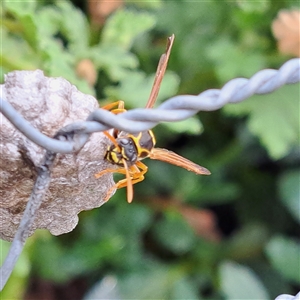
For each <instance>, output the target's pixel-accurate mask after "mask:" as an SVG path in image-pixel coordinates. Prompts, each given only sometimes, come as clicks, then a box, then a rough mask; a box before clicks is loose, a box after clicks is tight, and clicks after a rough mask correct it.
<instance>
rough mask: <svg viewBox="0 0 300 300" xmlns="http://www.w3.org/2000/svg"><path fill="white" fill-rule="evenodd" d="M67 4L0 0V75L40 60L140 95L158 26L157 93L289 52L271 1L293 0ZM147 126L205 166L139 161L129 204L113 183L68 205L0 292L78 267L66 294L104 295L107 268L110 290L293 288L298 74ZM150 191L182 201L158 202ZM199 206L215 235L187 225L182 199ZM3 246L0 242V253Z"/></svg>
mask: <svg viewBox="0 0 300 300" xmlns="http://www.w3.org/2000/svg"><path fill="white" fill-rule="evenodd" d="M74 4H76V5H77V7H76V6H75V5H74ZM74 4H72V3H71V2H68V1H46V0H44V1H41V0H40V1H33V0H32V1H24V2H22V1H19V2H16V1H9V0H7V1H3V4H2V5H3V9H2V10H1V21H2V22H1V45H2V46H1V47H2V48H1V53H0V54H1V57H0V59H1V69H0V70H1V80H2V81H3V80H4V74H5V73H7V72H9V71H12V70H25V69H26V70H28V69H29V70H33V69H37V68H40V69H42V70H43V71H44V72H45V74H46V75H47V76H62V77H64V78H66V79H68V80H69V81H70V82H72V83H73V84H75V85H76V86H77V87H78V89H80V90H81V91H82V92H85V93H90V94H93V95H95V96H97V98H98V99H100V103H101V104H102V103H105V101H113V100H115V99H122V100H124V101H125V103H126V106H127V107H128V108H132V107H143V106H144V105H145V103H146V101H147V97H148V95H149V92H150V89H151V85H152V82H153V78H154V73H155V69H156V65H157V62H158V59H159V56H160V55H161V54H162V53H163V52H164V49H165V40H166V36H168V35H170V34H172V33H175V36H176V39H175V44H174V46H173V49H172V53H171V57H170V62H169V67H168V71H167V73H166V76H165V78H164V81H163V84H162V87H161V93H160V95H159V99H158V102H160V101H162V100H163V99H166V98H168V97H170V96H173V95H175V94H177V93H178V94H184V93H189V94H193V93H194V94H198V93H200V92H201V91H203V90H205V89H208V88H220V87H221V86H222V85H223V84H224V83H226V82H227V81H228V80H230V79H232V78H235V77H250V76H251V75H253V74H254V73H255V72H257V71H259V70H261V69H263V68H270V67H273V68H278V67H280V65H281V64H282V63H283V62H285V61H286V60H287V59H288V58H289V57H287V56H283V55H281V54H280V53H278V50H277V48H276V42H275V41H274V38H273V37H272V33H271V23H272V21H273V20H274V18H275V17H276V15H277V13H278V11H279V10H280V9H283V8H284V9H288V8H294V7H298V8H299V3H298V1H296V0H295V1H288V0H283V1H280V2H279V1H275V0H264V1H255V2H251V1H238V0H236V1H222V2H221V1H205V2H202V1H199V2H197V1H194V2H189V1H176V2H175V1H155V2H151V1H143V2H131V1H128V2H127V3H126V4H125V5H124V6H123V7H120V8H119V9H118V10H117V11H115V12H114V13H112V14H111V16H110V17H109V18H108V19H107V20H106V22H105V23H104V24H103V26H101V28H96V27H95V26H94V25H93V24H92V23H91V21H90V20H89V15H88V13H87V11H88V10H87V5H88V3H87V2H80V1H77V2H76V1H74ZM83 59H89V60H91V61H92V62H93V66H94V68H95V70H96V72H97V80H96V82H95V84H93V85H91V84H88V83H87V81H86V80H84V79H82V78H80V77H79V76H78V75H77V73H76V66H77V65H78V64H79V62H80V61H82V60H83ZM20 101H22V100H21V99H20ZM200 119H201V121H200ZM154 131H155V134H156V137H157V140H158V145H159V147H165V148H169V149H172V150H174V151H176V152H178V153H180V154H181V155H183V156H185V157H188V158H189V159H191V160H193V161H195V162H197V163H199V164H202V165H204V166H205V167H207V168H208V169H209V170H211V172H212V175H211V176H210V177H198V176H196V175H194V174H192V173H189V172H187V171H185V170H181V169H180V168H177V167H174V166H171V165H167V164H164V163H161V162H158V161H149V162H146V163H147V165H148V166H149V171H148V173H147V176H146V179H145V180H144V181H143V182H142V183H140V184H138V185H137V186H136V187H135V199H134V203H133V204H131V205H128V204H127V203H126V201H125V199H126V195H125V191H124V190H120V191H117V193H116V194H115V196H114V197H113V198H112V199H111V200H110V201H109V203H108V204H106V205H104V206H102V207H101V208H100V209H95V210H93V211H89V212H82V213H81V214H80V223H79V225H78V226H77V228H76V229H75V230H74V231H73V232H72V233H69V234H67V235H63V236H60V237H53V236H51V235H50V234H49V233H48V232H45V231H38V232H37V233H36V234H35V235H34V236H33V237H32V238H30V239H29V245H28V246H27V247H26V249H25V252H24V253H23V256H22V257H21V259H20V261H19V263H18V265H17V267H16V270H15V272H14V273H13V276H12V277H11V279H10V281H9V282H8V285H7V286H6V288H5V291H4V293H5V294H3V297H4V298H3V299H19V298H21V297H22V296H21V295H22V294H24V293H25V292H26V291H27V295H30V292H31V290H32V288H30V282H31V283H34V282H38V281H39V280H42V281H46V282H48V283H51V286H52V288H53V289H58V288H59V291H62V290H63V288H64V287H67V286H69V284H70V283H71V282H74V281H75V280H81V281H83V282H85V288H84V289H81V290H80V292H78V294H77V295H78V299H80V296H79V295H81V296H83V295H84V294H86V295H87V294H88V292H91V291H93V292H95V290H97V289H98V294H97V295H98V297H99V298H100V295H102V296H103V295H104V296H103V297H104V298H105V297H106V298H107V299H108V296H107V294H103V293H104V292H103V284H102V281H101V280H102V279H103V278H104V279H105V278H106V277H107V276H108V275H109V276H113V278H115V279H116V282H117V285H116V286H115V287H114V290H115V293H117V294H118V297H119V298H120V299H132V298H135V299H150V298H151V299H184V298H185V299H234V298H235V299H250V298H251V299H273V298H275V297H276V296H277V295H279V294H281V293H294V294H295V291H296V290H297V288H298V289H299V286H300V278H299V268H298V267H299V264H300V257H299V253H300V245H299V236H297V230H298V229H299V222H300V212H299V196H300V195H299V178H300V155H299V84H295V85H293V86H286V87H283V88H282V89H280V90H279V91H277V92H275V93H272V94H270V95H265V96H254V97H252V98H250V99H249V100H247V101H244V102H242V103H240V104H234V105H227V106H226V107H225V108H224V109H222V110H221V111H217V112H209V113H200V114H199V115H198V116H197V117H195V118H193V119H190V120H186V121H184V122H180V123H178V124H163V125H159V126H157V128H155V130H154ZM201 132H202V134H201V135H200V133H201ZM91 176H92V175H91ZM161 199H171V200H172V201H171V203H173V204H174V203H177V204H178V200H179V201H180V202H181V203H183V204H184V205H183V206H177V205H169V206H167V207H165V206H164V205H162V204H161V203H164V202H165V201H164V200H161ZM174 199H175V200H174ZM158 200H159V201H158ZM153 202H154V203H158V204H156V205H155V204H154V205H153ZM168 203H169V202H168ZM182 207H184V208H185V207H188V208H189V209H190V211H189V214H184V213H183V208H182ZM203 209H205V211H209V212H210V213H211V214H213V216H214V219H213V220H215V222H216V223H215V226H217V227H218V228H219V231H220V232H221V236H222V238H221V239H220V240H218V239H217V240H213V239H211V238H208V237H209V232H206V235H205V234H204V233H203V232H202V233H199V231H197V229H199V228H198V227H197V226H200V227H201V225H197V226H196V225H194V226H191V223H190V222H189V221H190V220H191V218H192V215H191V212H193V213H196V216H197V218H196V219H197V221H199V220H200V221H201V220H202V217H201V216H203V222H205V215H201V213H203V212H204V210H203ZM193 216H194V215H193ZM202 225H203V224H202ZM210 230H211V227H210ZM6 251H7V243H2V246H1V253H2V254H1V256H2V257H4V256H5V253H6ZM16 286H17V287H18V288H17V289H16V288H15V287H16ZM13 287H14V288H13ZM101 293H102V294H101ZM105 295H106V296H105ZM60 296H61V294H60ZM60 296H57V299H62V298H61V297H60ZM73 299H74V298H73ZM85 299H89V298H88V296H87V298H85Z"/></svg>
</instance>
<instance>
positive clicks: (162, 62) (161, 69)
mask: <svg viewBox="0 0 300 300" xmlns="http://www.w3.org/2000/svg"><path fill="white" fill-rule="evenodd" d="M174 38H175V35H174V34H172V35H171V36H170V37H168V44H167V49H166V52H165V53H164V54H163V55H162V56H161V57H160V59H159V63H158V66H157V70H156V74H155V79H154V83H153V86H152V89H151V93H150V96H149V99H148V101H147V104H146V108H152V107H153V105H154V103H155V101H156V98H157V95H158V92H159V88H160V84H161V81H162V79H163V77H164V75H165V72H166V68H167V64H168V60H169V56H170V53H171V48H172V45H173V42H174Z"/></svg>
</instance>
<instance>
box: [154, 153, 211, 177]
mask: <svg viewBox="0 0 300 300" xmlns="http://www.w3.org/2000/svg"><path fill="white" fill-rule="evenodd" d="M149 157H150V158H151V159H157V160H161V161H164V162H167V163H169V164H172V165H175V166H178V167H181V168H184V169H186V170H188V171H191V172H194V173H196V174H202V175H210V174H211V173H210V171H208V170H207V169H206V168H204V167H201V166H199V165H197V164H195V163H193V162H192V161H190V160H188V159H186V158H184V157H182V156H180V155H178V154H176V153H175V152H172V151H169V150H167V149H162V148H154V149H153V150H152V152H151V154H150V156H149Z"/></svg>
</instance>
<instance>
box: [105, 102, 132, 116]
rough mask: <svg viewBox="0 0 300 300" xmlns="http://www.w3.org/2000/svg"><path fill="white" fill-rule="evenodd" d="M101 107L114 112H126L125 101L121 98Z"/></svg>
mask: <svg viewBox="0 0 300 300" xmlns="http://www.w3.org/2000/svg"><path fill="white" fill-rule="evenodd" d="M101 108H103V109H106V110H109V111H111V112H112V113H114V114H119V113H122V112H125V111H126V109H125V106H124V101H122V100H119V101H116V102H112V103H109V104H106V105H104V106H102V107H101Z"/></svg>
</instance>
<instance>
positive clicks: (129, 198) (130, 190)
mask: <svg viewBox="0 0 300 300" xmlns="http://www.w3.org/2000/svg"><path fill="white" fill-rule="evenodd" d="M122 162H123V164H124V168H125V172H126V179H127V202H128V203H131V202H132V199H133V186H132V180H131V177H130V174H129V169H128V165H127V163H126V160H125V159H124V158H123V159H122Z"/></svg>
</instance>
